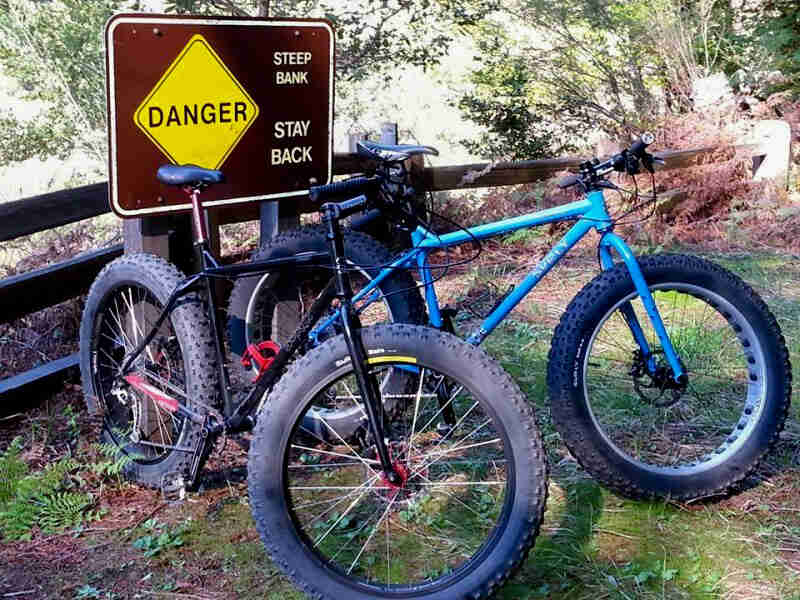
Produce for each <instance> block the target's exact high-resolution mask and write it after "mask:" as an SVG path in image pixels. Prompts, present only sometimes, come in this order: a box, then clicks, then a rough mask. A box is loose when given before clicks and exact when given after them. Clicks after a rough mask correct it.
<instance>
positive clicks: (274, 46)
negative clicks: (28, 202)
mask: <svg viewBox="0 0 800 600" xmlns="http://www.w3.org/2000/svg"><path fill="white" fill-rule="evenodd" d="M333 57H334V36H333V30H332V28H331V26H330V24H329V23H328V22H327V21H322V20H303V19H298V20H292V21H277V20H270V19H254V18H235V17H224V18H209V17H187V16H185V15H172V16H167V15H153V14H122V15H116V16H114V17H112V18H111V19H110V20H109V22H108V24H107V25H106V60H107V70H108V107H109V199H110V202H111V207H112V209H113V210H114V212H115V213H116V214H117V215H119V216H120V217H136V216H142V215H154V214H163V213H169V212H174V211H181V210H187V209H189V208H190V204H189V203H188V201H187V198H186V196H185V194H184V193H183V192H182V191H181V190H179V189H176V188H174V187H170V186H166V185H163V184H160V183H159V182H158V181H157V180H156V178H155V173H156V171H157V169H158V167H159V166H161V165H163V164H166V163H173V164H178V165H184V164H194V165H199V166H202V167H206V168H210V169H220V170H222V171H223V172H224V173H225V183H222V184H218V185H214V186H212V187H211V188H209V189H208V190H206V191H205V192H204V204H206V205H207V206H220V205H231V204H239V203H243V202H254V201H260V200H274V199H287V201H290V199H291V198H293V197H299V196H304V195H306V194H307V193H308V188H309V187H310V186H311V185H316V184H321V183H327V182H329V181H330V179H331V174H332V156H333V153H332V150H333V127H332V122H333Z"/></svg>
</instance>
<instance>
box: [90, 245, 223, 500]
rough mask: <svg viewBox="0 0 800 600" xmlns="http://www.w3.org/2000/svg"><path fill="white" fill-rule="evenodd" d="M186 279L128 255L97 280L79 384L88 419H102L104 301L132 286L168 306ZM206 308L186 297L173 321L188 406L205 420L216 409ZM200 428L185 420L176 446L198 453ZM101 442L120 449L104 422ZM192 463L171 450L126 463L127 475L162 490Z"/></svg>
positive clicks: (157, 261)
mask: <svg viewBox="0 0 800 600" xmlns="http://www.w3.org/2000/svg"><path fill="white" fill-rule="evenodd" d="M184 278H185V276H184V275H182V274H181V273H180V272H179V271H178V269H177V268H175V267H174V266H173V265H172V264H170V263H169V262H167V261H166V260H164V259H162V258H159V257H157V256H153V255H150V254H126V255H124V256H122V257H120V258H118V259H116V260H115V261H113V262H111V263H110V264H108V265H107V266H106V267H105V268H104V269H103V270H102V271H101V272H100V274H99V275H98V276H97V279H95V281H94V283H93V284H92V286H91V288H90V290H89V295H88V297H87V299H86V306H85V308H84V311H83V318H82V319H81V328H80V369H81V380H82V383H83V393H84V397H85V400H86V406H87V408H88V410H89V412H90V414H95V415H97V414H102V409H101V406H100V405H99V403H98V391H97V388H96V382H95V377H94V373H93V369H92V364H93V353H94V343H95V331H96V327H97V325H98V318H99V317H100V316H101V315H100V311H102V310H103V308H104V303H105V300H106V299H107V298H109V297H110V295H111V294H113V293H114V291H115V290H116V289H118V288H120V287H123V286H126V285H134V286H137V287H140V288H142V289H146V290H147V291H149V292H150V293H151V294H152V295H153V296H154V297H155V299H156V300H157V301H158V302H159V303H160V304H161V306H164V305H165V304H166V302H167V299H168V298H169V296H170V294H171V293H172V291H173V289H174V288H175V286H176V285H177V284H178V283H179V282H180V281H181V280H183V279H184ZM205 308H206V307H205V304H204V303H203V302H202V301H201V300H200V298H199V297H198V296H197V295H196V294H188V295H186V296H184V297H183V298H182V299H181V300H179V301H178V303H177V305H176V307H175V309H174V310H173V311H172V313H171V316H170V317H169V319H170V321H171V324H172V327H173V329H174V331H175V336H176V338H177V341H178V345H179V347H180V353H181V356H182V358H183V365H184V367H183V368H184V373H185V377H186V379H187V382H186V390H185V391H186V396H187V400H186V402H187V406H188V408H190V409H191V410H192V411H194V412H196V413H198V414H201V415H202V414H206V413H207V408H206V407H209V406H211V407H215V406H216V404H217V386H216V380H217V377H216V367H215V365H216V352H215V350H214V344H213V337H212V333H211V326H210V323H209V321H208V317H207V315H206V310H205ZM200 429H201V425H199V424H197V423H194V422H193V421H191V420H189V419H184V422H183V425H182V428H181V434H180V437H179V439H178V440H177V442H176V445H180V446H183V447H189V448H195V447H196V446H197V444H199V443H200V440H201V437H200ZM100 438H101V441H102V442H104V443H109V444H114V445H116V444H115V440H114V438H113V437H112V435H111V433H110V431H109V429H108V425H107V423H106V422H105V420H104V424H103V429H102V432H101V436H100ZM208 450H209V449H208V448H204V449H203V456H207V455H208ZM192 458H193V454H191V453H188V452H181V451H176V450H172V451H171V452H169V453H168V454H167V455H166V456H165V457H164V458H163V459H162V460H160V461H158V462H155V463H150V464H146V463H139V462H136V461H135V460H132V461H128V462H127V463H126V465H125V467H124V469H123V473H124V475H125V476H126V477H127V478H128V479H130V480H132V481H136V482H137V483H140V484H142V485H145V486H148V487H152V488H160V487H161V486H162V484H163V483H164V477H165V476H170V477H172V476H183V477H184V478H186V477H187V476H188V474H189V468H190V466H191V462H192ZM201 466H202V465H201ZM187 481H188V480H187ZM189 483H191V482H189Z"/></svg>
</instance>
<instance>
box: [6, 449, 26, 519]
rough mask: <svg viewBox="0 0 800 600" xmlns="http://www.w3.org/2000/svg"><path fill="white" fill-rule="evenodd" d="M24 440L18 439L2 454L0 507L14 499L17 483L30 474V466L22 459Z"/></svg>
mask: <svg viewBox="0 0 800 600" xmlns="http://www.w3.org/2000/svg"><path fill="white" fill-rule="evenodd" d="M21 453H22V438H21V437H16V438H14V439H13V440H12V441H11V444H10V445H9V447H8V448H7V449H6V451H5V452H3V453H2V454H0V507H2V506H3V505H4V504H5V503H6V502H8V501H9V500H11V498H13V497H14V493H15V489H16V486H17V482H18V481H19V480H20V479H22V477H24V476H25V475H26V474H27V473H28V465H26V464H25V461H23V460H22V459H21V458H20V454H21Z"/></svg>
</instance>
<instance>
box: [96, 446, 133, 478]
mask: <svg viewBox="0 0 800 600" xmlns="http://www.w3.org/2000/svg"><path fill="white" fill-rule="evenodd" d="M92 448H94V449H95V450H97V452H98V453H100V454H101V455H103V456H105V460H101V461H98V462H95V463H92V464H90V465H89V468H90V469H91V470H92V472H94V473H96V474H97V475H100V476H101V477H116V478H119V477H120V476H121V475H122V473H123V472H124V470H125V467H127V466H128V465H129V464H131V463H132V462H133V459H132V458H131V457H130V456H128V455H127V454H122V453H120V451H119V448H117V446H115V445H114V444H107V443H102V444H101V443H95V444H92Z"/></svg>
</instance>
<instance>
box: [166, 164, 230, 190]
mask: <svg viewBox="0 0 800 600" xmlns="http://www.w3.org/2000/svg"><path fill="white" fill-rule="evenodd" d="M156 179H158V180H159V181H160V182H161V183H166V184H167V185H198V184H201V185H204V186H209V185H211V184H212V183H222V182H224V181H225V175H224V173H223V172H222V171H214V170H213V169H204V168H203V167H198V166H197V165H180V166H179V165H161V166H160V167H159V168H158V171H156Z"/></svg>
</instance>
